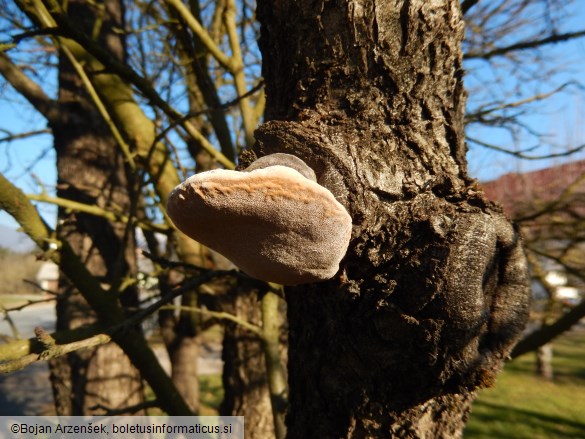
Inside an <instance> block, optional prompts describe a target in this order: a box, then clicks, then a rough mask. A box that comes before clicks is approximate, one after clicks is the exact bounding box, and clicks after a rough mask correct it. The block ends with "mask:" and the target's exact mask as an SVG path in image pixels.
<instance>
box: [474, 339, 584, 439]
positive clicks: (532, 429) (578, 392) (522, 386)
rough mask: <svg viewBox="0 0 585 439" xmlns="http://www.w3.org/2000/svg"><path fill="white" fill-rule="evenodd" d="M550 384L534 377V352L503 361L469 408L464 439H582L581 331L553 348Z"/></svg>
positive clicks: (560, 341) (582, 350) (582, 355)
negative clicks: (491, 383) (494, 379)
mask: <svg viewBox="0 0 585 439" xmlns="http://www.w3.org/2000/svg"><path fill="white" fill-rule="evenodd" d="M553 350H554V360H553V365H554V370H555V380H554V381H552V382H550V381H546V380H543V379H541V378H539V377H537V376H536V375H535V373H534V371H535V368H536V366H535V358H534V354H526V355H524V356H522V357H520V358H517V359H516V360H514V361H512V362H511V363H509V364H508V365H507V366H506V368H505V370H504V372H503V373H502V374H501V375H500V376H499V378H498V381H497V383H496V386H495V387H494V388H492V389H487V390H483V391H482V392H481V393H480V395H479V397H478V399H477V401H476V402H475V404H474V406H473V411H472V414H471V417H470V420H469V423H468V425H467V428H466V430H465V434H464V438H465V439H471V438H486V439H487V438H489V439H494V438H497V439H512V438H513V439H520V438H522V439H524V438H525V439H552V438H575V439H577V438H579V439H584V438H585V330H583V329H580V330H573V331H571V332H569V333H568V334H565V335H563V336H562V337H560V338H559V339H558V340H556V341H555V342H554V344H553Z"/></svg>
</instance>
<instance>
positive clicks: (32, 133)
mask: <svg viewBox="0 0 585 439" xmlns="http://www.w3.org/2000/svg"><path fill="white" fill-rule="evenodd" d="M0 64H1V61H0ZM0 131H1V132H3V133H5V134H6V136H4V137H0V142H12V141H13V140H20V139H28V138H29V137H33V136H39V135H41V134H50V133H51V132H52V130H51V129H50V128H45V129H43V130H34V131H29V132H26V133H17V134H13V133H11V132H10V131H8V130H3V129H0Z"/></svg>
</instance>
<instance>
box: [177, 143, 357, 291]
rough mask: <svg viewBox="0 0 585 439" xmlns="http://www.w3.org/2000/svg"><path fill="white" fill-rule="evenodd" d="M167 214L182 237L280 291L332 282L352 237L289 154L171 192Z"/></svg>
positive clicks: (209, 175)
mask: <svg viewBox="0 0 585 439" xmlns="http://www.w3.org/2000/svg"><path fill="white" fill-rule="evenodd" d="M167 209H168V213H169V216H170V218H171V219H172V220H173V222H174V223H175V225H176V226H177V228H178V229H179V230H181V231H182V232H183V233H185V234H186V235H187V236H189V237H191V238H193V239H195V240H196V241H198V242H200V243H202V244H203V245H206V246H208V247H209V248H211V249H213V250H215V251H217V252H218V253H221V254H222V255H224V256H225V257H226V258H228V259H230V260H231V261H232V262H233V263H234V264H236V265H237V266H238V267H239V268H240V269H241V270H242V271H244V272H245V273H247V274H249V275H250V276H252V277H255V278H257V279H261V280H265V281H268V282H277V283H280V284H283V285H298V284H302V283H309V282H317V281H322V280H326V279H330V278H331V277H333V276H334V275H335V273H336V272H337V271H338V270H339V263H340V261H341V259H342V258H343V256H344V255H345V252H346V251H347V247H348V245H349V239H350V236H351V217H350V215H349V214H348V213H347V211H346V210H345V208H344V207H343V205H341V203H339V202H338V201H337V200H336V199H335V197H334V196H333V194H332V193H331V192H330V191H329V190H327V189H326V188H324V187H323V186H321V185H319V184H318V183H317V182H316V178H315V173H314V171H313V170H312V169H311V168H310V167H309V166H307V165H306V164H305V162H303V161H302V160H301V159H299V158H297V157H295V156H292V155H289V154H271V155H268V156H265V157H262V158H260V159H258V160H257V161H255V162H254V163H253V164H252V165H250V166H249V167H248V168H246V169H245V170H244V171H230V170H224V169H216V170H212V171H207V172H202V173H200V174H195V175H193V176H192V177H190V178H188V179H187V180H185V181H184V182H183V183H181V184H180V185H179V186H177V187H176V188H175V189H174V190H173V191H172V192H171V194H170V196H169V199H168V202H167Z"/></svg>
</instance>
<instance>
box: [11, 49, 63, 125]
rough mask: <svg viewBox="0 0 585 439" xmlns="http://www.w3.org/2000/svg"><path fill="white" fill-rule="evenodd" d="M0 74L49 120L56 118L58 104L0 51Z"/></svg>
mask: <svg viewBox="0 0 585 439" xmlns="http://www.w3.org/2000/svg"><path fill="white" fill-rule="evenodd" d="M0 74H2V76H4V78H5V79H6V81H8V83H9V84H10V85H12V87H14V89H15V90H16V91H18V92H19V93H20V94H21V95H22V96H24V97H25V98H26V100H27V101H29V102H30V103H31V105H32V106H33V107H34V108H35V109H36V110H37V111H38V112H39V113H41V114H42V115H43V116H44V117H45V118H46V119H47V120H48V121H49V122H52V121H55V120H57V118H58V116H59V105H58V104H57V102H56V101H54V100H53V99H51V98H50V97H49V96H48V95H47V94H46V93H45V92H44V91H43V89H42V88H41V87H40V86H39V85H38V84H37V83H36V82H34V81H33V80H32V79H30V78H29V77H28V76H26V75H25V74H24V72H23V71H22V70H21V69H20V68H18V66H16V65H15V64H14V63H13V62H12V60H11V59H10V58H9V57H8V55H7V54H6V53H5V52H0Z"/></svg>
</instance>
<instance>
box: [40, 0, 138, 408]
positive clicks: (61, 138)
mask: <svg viewBox="0 0 585 439" xmlns="http://www.w3.org/2000/svg"><path fill="white" fill-rule="evenodd" d="M68 12H69V14H70V16H71V17H72V19H73V20H74V21H75V22H76V24H77V25H78V26H79V27H80V28H83V29H85V30H87V31H88V32H91V30H92V29H94V23H95V22H96V21H97V20H98V19H101V18H104V21H103V25H102V28H101V30H100V39H101V41H102V43H103V44H104V46H105V47H108V49H109V50H110V51H111V53H112V56H115V57H117V58H118V59H123V58H124V42H123V39H122V38H121V37H120V34H118V33H115V31H114V30H113V29H114V27H119V28H123V6H122V3H121V2H120V1H118V0H108V1H106V2H105V8H104V10H103V14H104V16H103V17H98V16H97V14H98V12H97V11H96V10H93V9H92V7H91V6H89V4H88V2H86V1H70V2H69V5H68ZM59 104H60V117H59V120H57V121H52V122H51V125H52V126H51V128H52V130H53V133H54V145H55V151H56V153H57V172H58V175H57V196H58V197H61V198H65V199H69V200H74V201H78V202H82V203H86V204H89V205H96V206H99V207H102V208H104V209H112V208H114V209H119V210H121V211H122V212H124V213H126V214H128V213H129V212H131V209H132V208H131V204H132V202H131V199H130V195H129V190H130V186H131V182H129V181H128V177H127V175H129V174H128V173H127V172H126V170H125V165H124V159H123V157H122V155H121V153H120V151H119V149H118V147H117V145H116V143H115V141H114V140H113V138H112V136H111V134H110V132H109V129H108V127H107V126H106V124H105V123H104V122H103V120H102V118H101V116H100V114H99V113H98V111H97V110H96V108H95V106H94V104H93V102H92V101H91V99H90V97H89V96H88V94H87V92H86V91H85V88H84V86H83V83H82V81H81V79H80V77H79V76H78V75H77V73H76V71H75V69H74V68H73V66H72V64H71V63H70V61H69V60H68V59H67V57H66V56H65V54H64V53H60V56H59ZM58 224H59V226H58V233H59V235H60V238H61V239H64V240H66V241H67V242H68V243H69V244H70V245H71V247H72V248H73V249H74V250H75V251H76V253H77V254H78V255H80V256H81V258H82V260H83V261H84V263H85V265H86V266H87V268H88V269H89V271H90V272H91V273H92V275H94V276H96V277H97V278H98V279H100V281H101V283H102V285H104V286H105V288H106V289H111V290H112V291H114V292H115V293H116V294H118V295H119V297H120V300H121V301H122V303H123V304H124V305H127V306H136V304H137V290H136V289H135V288H134V287H127V288H125V289H124V290H123V291H118V287H119V286H120V285H121V283H122V280H123V279H124V277H125V276H134V275H135V272H136V253H135V242H134V233H133V230H132V228H128V229H127V228H126V226H125V225H123V224H119V223H118V224H114V223H110V222H108V221H106V220H104V219H101V218H97V217H94V216H91V215H87V214H83V213H76V212H71V211H69V210H68V209H64V208H61V209H60V210H59V220H58ZM59 292H60V297H59V301H58V304H57V329H72V328H76V327H79V326H82V325H85V324H88V323H92V322H94V321H95V320H96V316H95V313H94V312H93V311H92V310H91V309H90V307H89V305H88V304H87V303H86V301H85V300H84V299H83V298H82V297H81V295H80V294H79V293H77V292H76V291H75V290H74V289H73V288H72V286H71V284H70V283H69V281H68V280H67V278H65V277H64V276H61V278H60V281H59ZM51 379H52V383H53V391H54V395H55V403H56V407H57V413H58V414H60V415H83V414H89V413H92V412H93V413H99V412H103V410H98V411H97V412H96V411H92V407H94V406H96V405H101V406H105V407H108V408H122V407H127V406H131V405H134V404H137V403H139V402H141V401H142V400H143V392H142V381H141V378H140V374H139V373H138V371H137V370H136V369H135V368H134V367H133V366H132V364H131V363H130V360H129V359H128V358H127V357H126V355H125V354H124V353H123V352H122V350H121V349H120V348H119V347H118V346H117V345H116V344H114V343H110V344H108V345H105V346H101V347H99V348H96V349H90V350H83V351H78V352H74V353H72V354H69V355H68V356H66V357H61V358H57V359H54V360H52V361H51Z"/></svg>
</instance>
